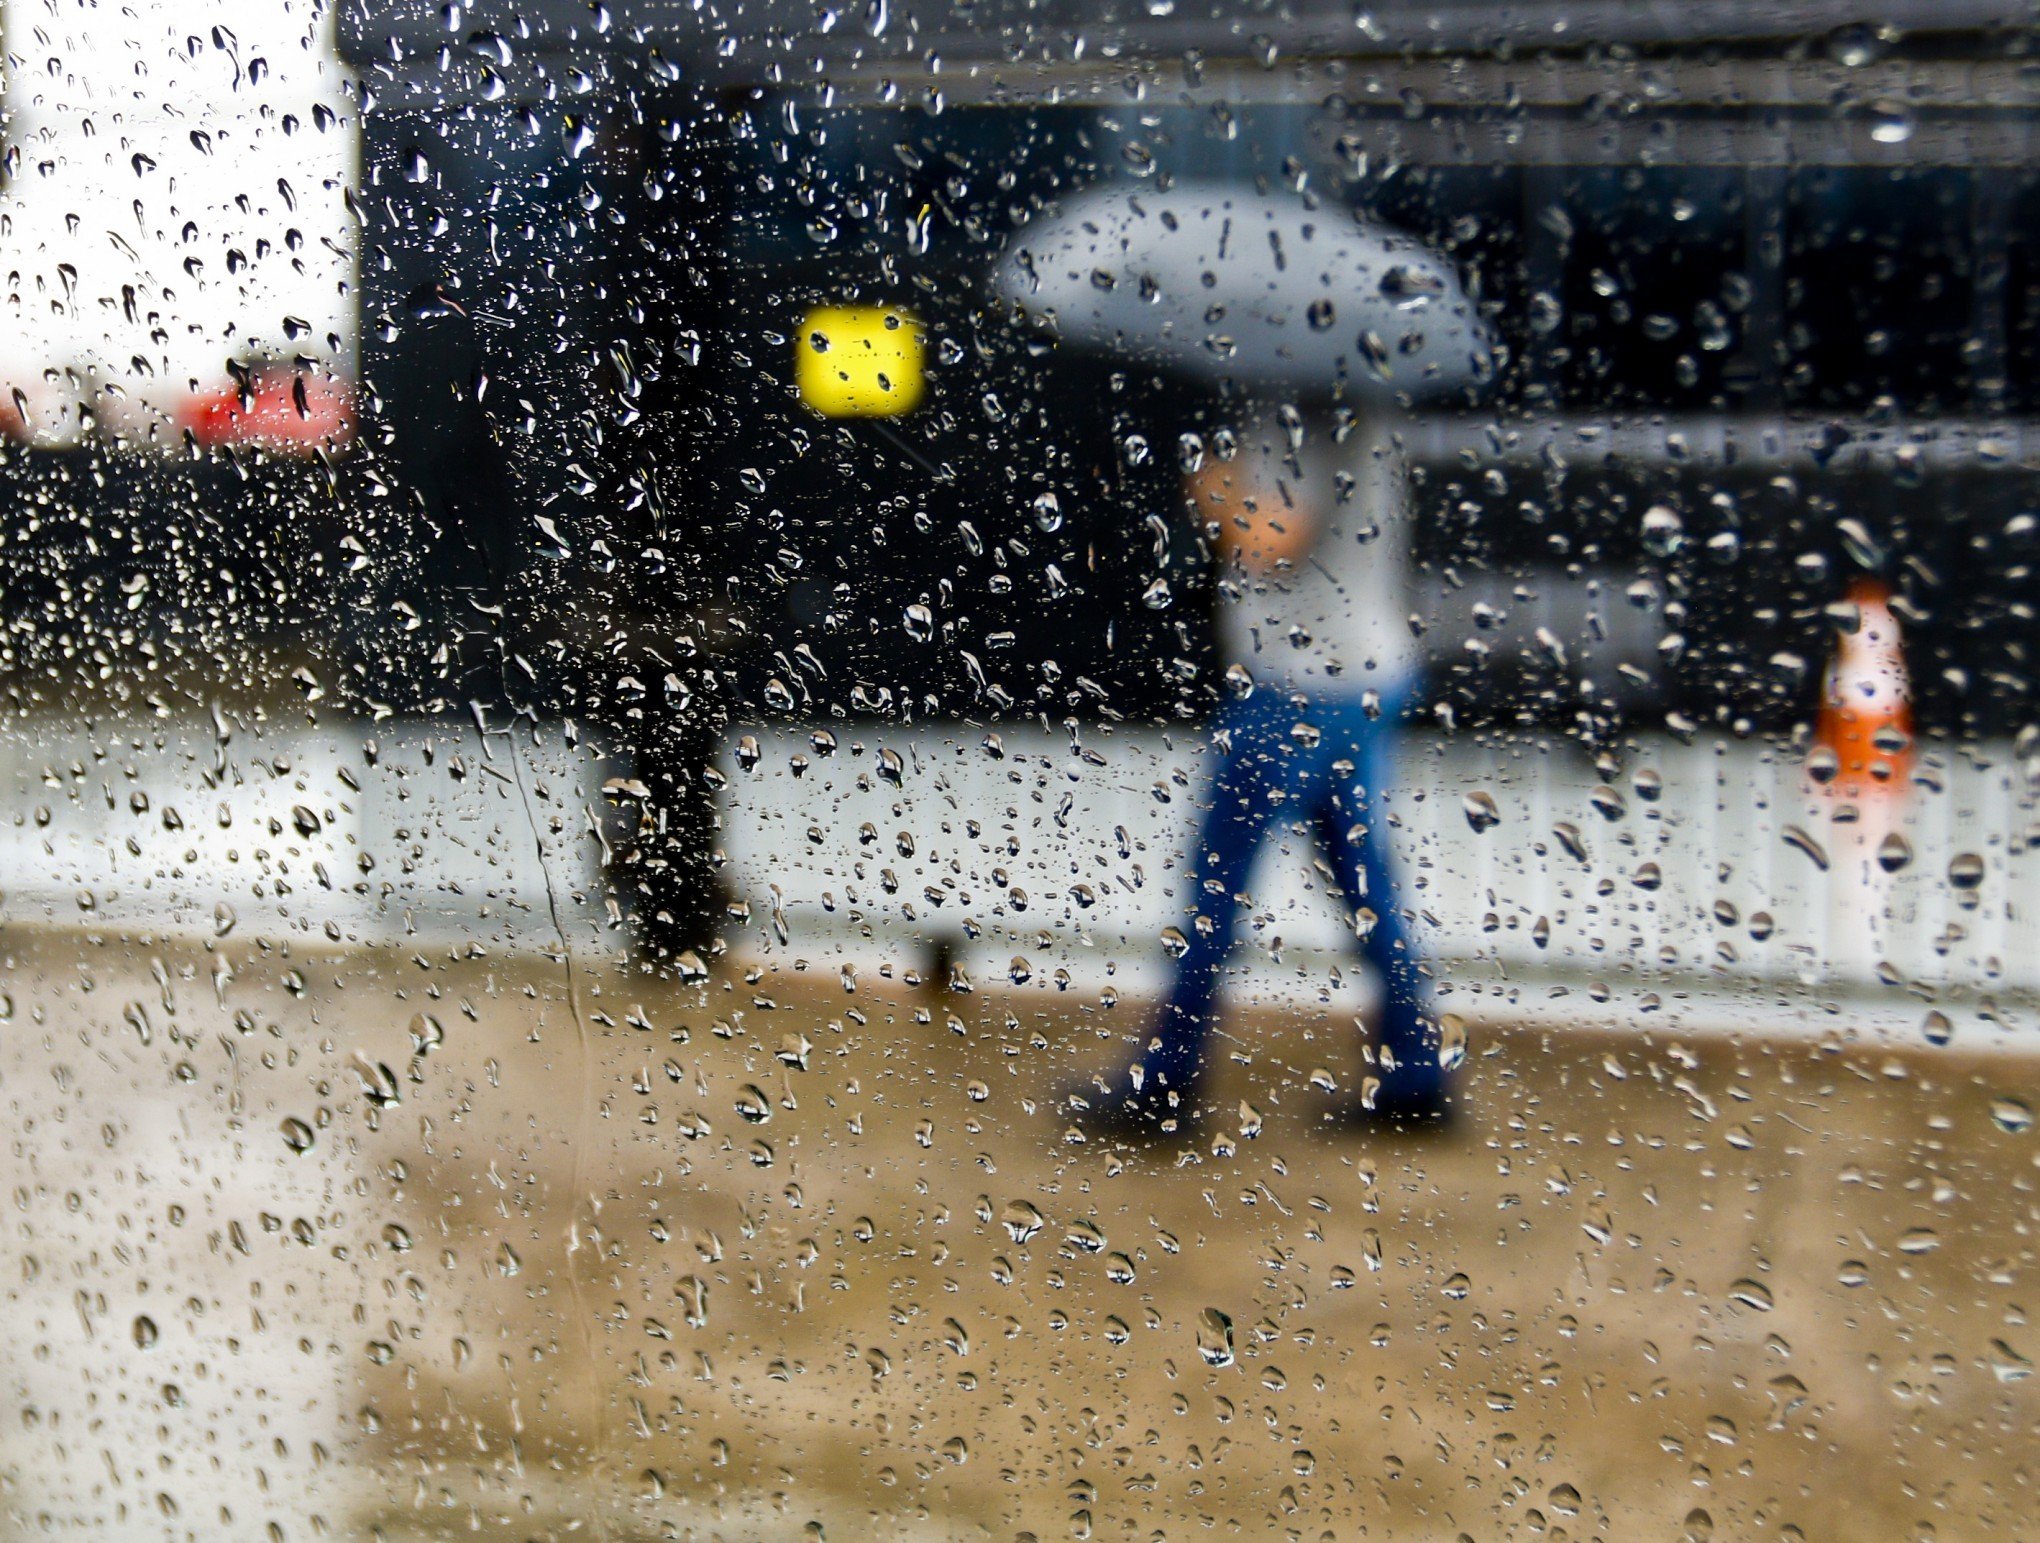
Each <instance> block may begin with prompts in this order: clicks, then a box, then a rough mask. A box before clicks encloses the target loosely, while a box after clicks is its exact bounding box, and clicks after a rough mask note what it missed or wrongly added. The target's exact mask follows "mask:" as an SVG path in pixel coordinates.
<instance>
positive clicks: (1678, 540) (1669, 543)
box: [1642, 504, 1686, 557]
mask: <svg viewBox="0 0 2040 1543" xmlns="http://www.w3.org/2000/svg"><path fill="white" fill-rule="evenodd" d="M1642 535H1643V549H1644V550H1645V551H1646V552H1648V553H1650V555H1651V556H1653V557H1670V556H1671V555H1672V554H1673V553H1674V552H1676V551H1678V550H1679V548H1680V547H1681V546H1683V545H1684V544H1685V541H1686V522H1685V521H1684V520H1682V519H1680V518H1679V516H1678V515H1677V514H1676V513H1674V512H1673V511H1672V510H1670V509H1667V508H1666V507H1665V506H1664V505H1663V504H1654V505H1652V506H1651V507H1650V508H1649V509H1647V510H1645V511H1644V515H1643V525H1642Z"/></svg>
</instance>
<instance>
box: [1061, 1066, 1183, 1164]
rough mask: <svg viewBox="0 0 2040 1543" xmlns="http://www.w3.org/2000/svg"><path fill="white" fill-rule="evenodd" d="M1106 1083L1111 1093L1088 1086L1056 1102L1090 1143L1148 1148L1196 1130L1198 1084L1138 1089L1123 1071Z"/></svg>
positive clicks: (1072, 1090)
mask: <svg viewBox="0 0 2040 1543" xmlns="http://www.w3.org/2000/svg"><path fill="white" fill-rule="evenodd" d="M1106 1080H1107V1081H1108V1082H1109V1083H1110V1085H1111V1088H1112V1091H1111V1092H1109V1093H1101V1092H1099V1091H1098V1086H1097V1084H1096V1083H1095V1082H1086V1083H1080V1084H1078V1085H1077V1086H1075V1087H1072V1088H1070V1089H1068V1090H1067V1091H1065V1092H1064V1094H1063V1096H1062V1097H1061V1098H1060V1099H1058V1100H1057V1105H1058V1107H1060V1108H1062V1109H1064V1110H1066V1111H1068V1113H1069V1116H1070V1123H1071V1125H1072V1126H1073V1127H1074V1128H1075V1130H1076V1131H1077V1132H1078V1133H1079V1134H1081V1135H1082V1136H1083V1138H1084V1140H1085V1141H1086V1142H1097V1143H1099V1144H1102V1145H1105V1146H1147V1145H1151V1144H1153V1143H1155V1142H1161V1141H1181V1140H1184V1139H1186V1138H1187V1137H1189V1136H1190V1135H1191V1134H1192V1133H1193V1132H1194V1131H1195V1129H1196V1126H1197V1122H1198V1111H1197V1102H1196V1091H1197V1090H1196V1088H1195V1087H1194V1086H1192V1087H1188V1088H1175V1089H1165V1088H1161V1087H1158V1086H1156V1084H1155V1083H1154V1082H1152V1081H1148V1082H1145V1083H1144V1084H1143V1085H1142V1086H1141V1088H1140V1089H1139V1090H1138V1091H1135V1089H1134V1086H1133V1079H1132V1076H1131V1075H1130V1074H1129V1073H1128V1072H1126V1071H1124V1070H1121V1071H1119V1072H1117V1073H1116V1074H1114V1075H1113V1076H1112V1077H1110V1078H1108V1079H1106ZM1172 1093H1173V1095H1174V1096H1173V1097H1171V1094H1172Z"/></svg>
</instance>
